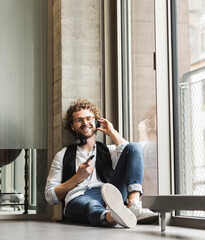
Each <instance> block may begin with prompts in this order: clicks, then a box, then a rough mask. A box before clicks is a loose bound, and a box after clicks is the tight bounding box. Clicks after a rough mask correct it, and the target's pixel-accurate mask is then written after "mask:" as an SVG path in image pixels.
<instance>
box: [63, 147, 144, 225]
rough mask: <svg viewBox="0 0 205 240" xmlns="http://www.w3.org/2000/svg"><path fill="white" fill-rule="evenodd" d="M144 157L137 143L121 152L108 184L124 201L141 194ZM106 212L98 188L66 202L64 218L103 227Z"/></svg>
mask: <svg viewBox="0 0 205 240" xmlns="http://www.w3.org/2000/svg"><path fill="white" fill-rule="evenodd" d="M143 174H144V155H143V151H142V147H141V145H140V144H139V143H129V144H128V145H127V146H126V147H125V148H124V150H123V152H122V154H121V156H120V158H119V160H118V163H117V166H116V168H115V170H114V173H113V175H112V176H111V178H110V181H109V183H111V184H113V185H114V186H116V187H117V188H118V189H119V191H120V192H121V194H122V197H123V200H124V201H125V200H126V198H127V195H128V194H129V193H131V192H135V191H138V192H140V193H141V194H142V192H143V190H142V180H143ZM106 212H107V210H106V205H105V203H104V201H103V198H102V196H101V193H100V187H97V188H91V189H88V190H87V191H86V192H85V193H84V195H81V196H78V197H76V198H74V199H72V200H71V201H70V202H68V204H67V207H66V211H65V218H66V219H67V220H69V221H71V222H77V223H90V224H91V225H93V226H105V225H106V224H105V222H103V221H102V215H103V214H105V213H106Z"/></svg>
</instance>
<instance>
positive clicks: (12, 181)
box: [0, 0, 48, 214]
mask: <svg viewBox="0 0 205 240" xmlns="http://www.w3.org/2000/svg"><path fill="white" fill-rule="evenodd" d="M46 3H47V1H46V0H44V1H42V0H29V1H28V0H13V1H7V0H1V8H0V29H1V38H0V52H1V54H0V65H1V71H0V113H1V114H0V214H5V213H7V214H20V213H21V214H22V213H23V212H27V210H25V208H26V207H27V206H28V208H29V209H28V210H29V213H36V212H40V211H46V207H45V206H46V205H45V204H44V200H42V199H43V198H42V197H41V196H42V192H43V191H44V183H45V180H44V175H45V171H46V163H47V156H46V155H47V140H48V139H47V78H46V69H47V67H46V32H47V31H46V29H47V28H46ZM36 172H38V179H36ZM39 183H40V184H39ZM40 192H41V193H40ZM14 210H16V211H14ZM17 210H19V211H17Z"/></svg>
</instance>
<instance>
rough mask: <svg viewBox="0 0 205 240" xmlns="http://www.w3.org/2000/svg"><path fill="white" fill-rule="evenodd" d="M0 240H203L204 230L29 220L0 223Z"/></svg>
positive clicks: (2, 221) (204, 237)
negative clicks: (107, 226)
mask: <svg viewBox="0 0 205 240" xmlns="http://www.w3.org/2000/svg"><path fill="white" fill-rule="evenodd" d="M0 239H1V240H8V239H9V240H11V239H12V240H13V239H15V240H24V239H26V240H46V239H49V240H54V239H55V240H66V239H69V240H81V239H82V240H86V239H89V240H101V239H102V240H124V239H129V240H130V239H136V240H155V239H172V240H173V239H186V240H191V239H193V240H199V239H200V240H201V239H205V231H204V230H194V229H187V228H179V227H170V226H168V227H167V228H166V231H165V232H164V233H161V231H160V227H159V226H157V225H137V226H136V227H135V228H133V229H123V228H121V227H116V228H96V227H91V226H86V225H84V226H82V225H81V226H79V225H74V224H69V223H56V222H47V221H30V220H16V221H15V220H0Z"/></svg>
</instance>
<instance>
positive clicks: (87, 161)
mask: <svg viewBox="0 0 205 240" xmlns="http://www.w3.org/2000/svg"><path fill="white" fill-rule="evenodd" d="M94 156H95V155H91V156H90V157H89V158H88V159H87V160H86V161H85V164H86V165H88V163H89V161H91V160H92V159H93V158H94Z"/></svg>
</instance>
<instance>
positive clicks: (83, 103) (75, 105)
mask: <svg viewBox="0 0 205 240" xmlns="http://www.w3.org/2000/svg"><path fill="white" fill-rule="evenodd" d="M82 109H88V110H90V111H91V112H93V113H94V115H95V119H100V118H101V117H102V116H101V114H100V110H99V109H98V107H97V106H96V105H95V104H94V103H92V102H90V101H89V100H88V99H82V98H79V99H77V101H75V102H72V103H71V104H70V107H69V108H68V110H67V112H66V114H65V117H64V119H65V128H66V129H68V130H69V131H70V132H71V133H72V134H73V135H74V136H75V132H74V131H73V130H72V128H71V124H72V123H73V113H74V112H78V111H80V110H82Z"/></svg>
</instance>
